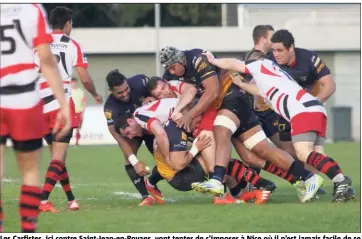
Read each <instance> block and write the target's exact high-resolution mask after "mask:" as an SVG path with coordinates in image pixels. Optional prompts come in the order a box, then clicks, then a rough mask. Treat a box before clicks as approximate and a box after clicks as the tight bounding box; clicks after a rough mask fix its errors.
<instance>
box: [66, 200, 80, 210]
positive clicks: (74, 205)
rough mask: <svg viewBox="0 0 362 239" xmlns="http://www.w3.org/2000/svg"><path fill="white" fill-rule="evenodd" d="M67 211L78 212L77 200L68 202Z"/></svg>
mask: <svg viewBox="0 0 362 239" xmlns="http://www.w3.org/2000/svg"><path fill="white" fill-rule="evenodd" d="M68 209H69V210H71V211H76V210H79V204H78V202H77V200H73V201H70V202H68Z"/></svg>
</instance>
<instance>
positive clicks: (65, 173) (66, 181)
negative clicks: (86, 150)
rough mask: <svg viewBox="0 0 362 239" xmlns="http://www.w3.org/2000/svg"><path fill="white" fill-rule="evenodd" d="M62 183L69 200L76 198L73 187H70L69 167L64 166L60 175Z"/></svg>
mask: <svg viewBox="0 0 362 239" xmlns="http://www.w3.org/2000/svg"><path fill="white" fill-rule="evenodd" d="M60 184H61V185H62V188H63V191H64V192H65V194H66V195H67V198H68V201H69V202H70V201H73V200H74V199H75V197H74V195H73V192H72V188H71V187H70V182H69V176H68V171H67V168H66V167H65V166H64V168H63V173H62V174H61V175H60Z"/></svg>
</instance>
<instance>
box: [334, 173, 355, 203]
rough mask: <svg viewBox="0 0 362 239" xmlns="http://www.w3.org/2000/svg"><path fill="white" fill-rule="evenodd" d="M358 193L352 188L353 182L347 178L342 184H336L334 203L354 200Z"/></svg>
mask: <svg viewBox="0 0 362 239" xmlns="http://www.w3.org/2000/svg"><path fill="white" fill-rule="evenodd" d="M355 197H356V193H355V191H354V190H353V188H352V180H351V179H350V178H349V177H347V176H345V177H344V180H343V181H342V182H338V183H334V190H333V199H332V202H346V201H348V200H350V199H354V198H355Z"/></svg>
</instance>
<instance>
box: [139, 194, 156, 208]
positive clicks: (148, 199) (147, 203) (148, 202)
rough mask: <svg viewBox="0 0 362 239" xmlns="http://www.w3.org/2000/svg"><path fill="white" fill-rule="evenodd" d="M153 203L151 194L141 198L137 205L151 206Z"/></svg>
mask: <svg viewBox="0 0 362 239" xmlns="http://www.w3.org/2000/svg"><path fill="white" fill-rule="evenodd" d="M154 204H155V200H154V199H153V197H151V196H147V197H145V198H143V199H142V202H141V203H140V204H139V205H138V206H140V207H143V206H153V205H154Z"/></svg>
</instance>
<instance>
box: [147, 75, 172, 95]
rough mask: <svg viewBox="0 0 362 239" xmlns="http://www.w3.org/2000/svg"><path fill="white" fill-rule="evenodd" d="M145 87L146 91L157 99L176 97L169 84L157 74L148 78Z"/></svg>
mask: <svg viewBox="0 0 362 239" xmlns="http://www.w3.org/2000/svg"><path fill="white" fill-rule="evenodd" d="M147 89H148V92H150V94H151V95H152V96H153V97H155V98H157V99H163V98H175V97H176V94H175V93H174V92H173V91H172V90H171V86H170V85H169V84H168V83H167V81H165V80H164V79H162V78H161V77H158V76H153V77H151V78H150V79H149V81H148V83H147Z"/></svg>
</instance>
